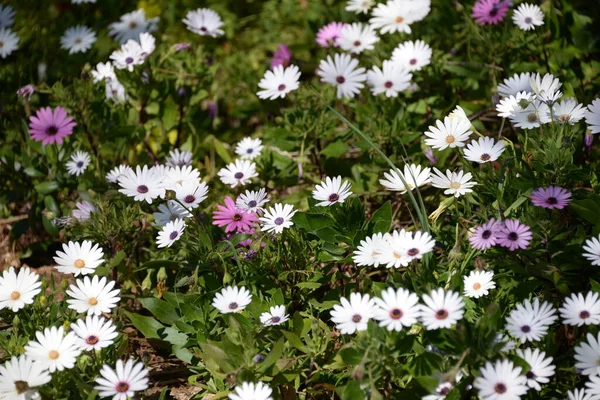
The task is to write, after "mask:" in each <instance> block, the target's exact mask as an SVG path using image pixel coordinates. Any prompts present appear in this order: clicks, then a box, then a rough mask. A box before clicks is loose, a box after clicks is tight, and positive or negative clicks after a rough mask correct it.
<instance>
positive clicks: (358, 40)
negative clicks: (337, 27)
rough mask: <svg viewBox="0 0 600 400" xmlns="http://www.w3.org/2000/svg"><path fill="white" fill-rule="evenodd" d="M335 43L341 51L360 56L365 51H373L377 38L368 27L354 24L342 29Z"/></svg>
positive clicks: (358, 23)
mask: <svg viewBox="0 0 600 400" xmlns="http://www.w3.org/2000/svg"><path fill="white" fill-rule="evenodd" d="M337 42H338V44H339V46H340V48H342V50H345V51H348V52H350V53H352V54H360V53H362V52H363V51H365V50H373V49H374V48H375V43H377V42H379V37H378V36H377V33H376V32H375V31H374V30H373V28H372V27H371V26H370V25H367V24H362V23H360V22H355V23H353V24H350V25H345V26H344V27H343V28H342V31H341V32H340V38H339V39H338V41H337Z"/></svg>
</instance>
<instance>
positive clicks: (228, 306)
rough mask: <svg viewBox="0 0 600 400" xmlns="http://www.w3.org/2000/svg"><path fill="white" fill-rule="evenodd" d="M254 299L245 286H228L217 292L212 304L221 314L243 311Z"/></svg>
mask: <svg viewBox="0 0 600 400" xmlns="http://www.w3.org/2000/svg"><path fill="white" fill-rule="evenodd" d="M251 301H252V295H251V294H250V292H249V291H248V289H246V288H245V287H243V286H242V287H241V288H238V287H237V286H227V287H226V288H224V289H223V290H221V292H219V293H217V294H215V297H214V299H213V301H212V306H213V307H214V308H216V309H217V310H219V312H220V313H221V314H229V313H234V312H239V311H242V310H243V309H245V308H246V306H247V305H248V304H250V302H251Z"/></svg>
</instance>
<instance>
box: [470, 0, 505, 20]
mask: <svg viewBox="0 0 600 400" xmlns="http://www.w3.org/2000/svg"><path fill="white" fill-rule="evenodd" d="M510 5H511V2H510V1H507V0H478V1H477V2H476V3H475V5H474V6H473V11H472V13H471V18H474V19H475V22H477V23H478V24H479V25H487V24H489V25H496V24H498V23H500V22H501V21H502V20H503V19H504V17H506V14H508V10H509V9H510Z"/></svg>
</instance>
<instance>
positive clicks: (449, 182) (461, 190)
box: [431, 168, 477, 198]
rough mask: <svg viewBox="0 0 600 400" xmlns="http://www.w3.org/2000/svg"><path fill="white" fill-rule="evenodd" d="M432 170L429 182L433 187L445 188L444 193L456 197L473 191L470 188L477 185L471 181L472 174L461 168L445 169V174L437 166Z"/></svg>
mask: <svg viewBox="0 0 600 400" xmlns="http://www.w3.org/2000/svg"><path fill="white" fill-rule="evenodd" d="M433 172H434V173H433V174H431V184H432V185H433V187H436V188H438V189H445V190H444V194H446V195H452V196H454V197H456V198H458V197H460V196H462V195H465V194H467V193H471V192H472V191H473V189H471V188H472V187H473V186H475V185H477V182H474V181H471V178H473V175H471V173H470V172H467V173H466V174H465V173H464V171H462V170H459V171H458V172H452V171H450V170H446V175H444V174H443V173H442V171H440V170H439V169H437V168H434V169H433Z"/></svg>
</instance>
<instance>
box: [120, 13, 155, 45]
mask: <svg viewBox="0 0 600 400" xmlns="http://www.w3.org/2000/svg"><path fill="white" fill-rule="evenodd" d="M157 25H158V17H156V18H150V19H146V13H145V12H144V9H142V8H140V9H139V10H136V11H132V12H130V13H127V14H124V15H122V16H121V18H120V21H119V22H113V23H112V24H110V25H108V28H109V35H110V36H113V37H114V38H115V39H116V40H117V41H119V43H121V44H123V43H126V42H127V41H128V40H129V39H137V38H138V37H139V36H140V34H141V33H144V32H154V31H155V30H156V29H157Z"/></svg>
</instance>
